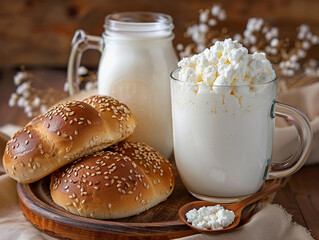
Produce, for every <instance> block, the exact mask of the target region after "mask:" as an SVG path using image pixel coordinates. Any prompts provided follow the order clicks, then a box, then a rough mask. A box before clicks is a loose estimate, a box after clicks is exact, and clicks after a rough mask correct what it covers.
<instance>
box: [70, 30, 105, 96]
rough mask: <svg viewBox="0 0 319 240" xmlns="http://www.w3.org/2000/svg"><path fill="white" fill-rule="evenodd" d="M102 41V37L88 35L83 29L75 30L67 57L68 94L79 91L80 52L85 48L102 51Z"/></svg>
mask: <svg viewBox="0 0 319 240" xmlns="http://www.w3.org/2000/svg"><path fill="white" fill-rule="evenodd" d="M103 48H104V42H103V38H102V37H98V36H91V35H88V34H87V33H86V32H84V31H83V30H77V31H76V32H75V34H74V36H73V39H72V49H71V54H70V57H69V63H68V72H67V82H68V84H69V94H70V95H71V96H72V95H74V94H76V93H78V92H79V91H80V88H79V76H78V69H79V67H80V63H81V58H82V53H83V52H84V51H85V50H87V49H96V50H99V51H100V52H102V50H103Z"/></svg>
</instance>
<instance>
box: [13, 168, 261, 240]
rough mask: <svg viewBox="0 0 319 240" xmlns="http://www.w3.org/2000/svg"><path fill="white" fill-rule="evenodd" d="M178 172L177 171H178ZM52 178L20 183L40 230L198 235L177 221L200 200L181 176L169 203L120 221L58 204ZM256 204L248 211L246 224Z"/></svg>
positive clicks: (66, 234)
mask: <svg viewBox="0 0 319 240" xmlns="http://www.w3.org/2000/svg"><path fill="white" fill-rule="evenodd" d="M176 172H177V171H176ZM49 184H50V177H46V178H44V179H41V180H40V181H37V182H35V183H32V184H18V195H19V203H20V206H21V209H22V211H23V213H24V215H25V217H26V218H27V219H28V220H29V221H30V222H31V223H32V224H33V225H34V226H35V227H36V228H38V229H39V230H41V231H44V232H45V233H47V234H48V235H51V236H53V237H58V238H64V239H103V238H107V239H110V238H113V239H133V238H134V239H171V238H177V237H183V236H189V235H192V234H195V233H196V232H195V231H193V230H191V229H190V228H188V227H187V226H186V225H185V224H184V223H183V222H182V221H181V220H179V218H178V210H179V208H180V207H181V206H182V205H184V204H185V203H188V202H191V201H195V200H197V199H196V198H194V197H193V196H192V195H191V194H189V193H188V191H187V190H186V188H185V187H184V185H183V183H182V182H181V180H180V178H179V176H176V183H175V189H174V192H173V193H172V195H171V196H170V197H169V198H168V199H167V201H165V202H162V203H160V204H159V205H157V206H155V207H153V208H151V209H150V210H148V211H146V212H144V213H141V214H139V215H137V216H133V217H129V218H123V219H119V220H97V219H91V218H84V217H80V216H77V215H74V214H72V213H69V212H68V211H66V210H64V209H63V208H61V207H60V206H58V205H56V204H55V203H54V202H53V200H52V198H51V196H50V192H49ZM254 207H255V205H252V206H250V207H249V208H246V209H245V213H244V216H243V222H245V221H247V220H248V219H249V217H250V216H251V214H252V211H253V209H254Z"/></svg>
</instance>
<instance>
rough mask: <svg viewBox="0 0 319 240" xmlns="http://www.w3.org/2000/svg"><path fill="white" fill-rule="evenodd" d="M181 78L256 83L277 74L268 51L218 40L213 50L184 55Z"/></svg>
mask: <svg viewBox="0 0 319 240" xmlns="http://www.w3.org/2000/svg"><path fill="white" fill-rule="evenodd" d="M178 66H179V67H181V71H180V72H179V79H180V80H182V81H185V82H189V83H193V84H202V85H214V86H217V85H222V86H224V85H226V86H238V85H254V84H261V83H265V82H269V81H271V80H273V79H274V78H275V77H276V74H275V71H274V70H273V68H272V66H271V64H270V62H269V61H268V60H267V59H266V56H265V54H264V53H254V54H249V53H248V50H247V49H246V48H245V47H243V46H242V45H241V44H240V43H238V42H237V41H233V40H232V39H230V38H229V39H226V40H225V41H223V42H221V41H218V42H216V43H215V45H213V46H212V47H211V48H210V49H208V48H207V49H205V51H204V52H202V53H200V54H197V55H194V56H192V57H190V58H183V59H182V60H181V61H180V62H179V63H178Z"/></svg>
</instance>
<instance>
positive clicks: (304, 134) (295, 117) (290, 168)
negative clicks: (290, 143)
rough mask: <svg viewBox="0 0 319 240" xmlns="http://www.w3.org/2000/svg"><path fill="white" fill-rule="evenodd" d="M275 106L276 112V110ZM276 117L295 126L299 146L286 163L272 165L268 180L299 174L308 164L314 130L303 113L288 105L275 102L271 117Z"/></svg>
mask: <svg viewBox="0 0 319 240" xmlns="http://www.w3.org/2000/svg"><path fill="white" fill-rule="evenodd" d="M275 105H276V110H274V109H275ZM276 116H277V117H281V118H284V119H285V120H288V121H289V122H290V123H292V125H294V126H295V128H296V130H297V132H298V139H299V144H298V147H297V149H296V151H295V153H294V154H293V155H292V156H291V157H290V158H288V159H287V160H286V161H284V162H272V163H270V166H269V167H270V168H269V172H268V176H267V177H266V179H275V178H283V177H287V176H289V175H292V174H293V173H295V172H297V171H298V170H299V169H300V168H301V167H302V166H303V165H304V163H305V162H306V160H307V158H308V156H309V153H310V149H311V140H312V130H311V126H310V122H309V120H308V118H307V117H306V115H305V114H304V113H303V112H302V111H300V110H299V109H297V108H295V107H293V106H290V105H288V104H284V103H281V102H277V101H275V102H274V104H273V106H272V111H271V117H272V118H274V117H276Z"/></svg>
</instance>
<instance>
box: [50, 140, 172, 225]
mask: <svg viewBox="0 0 319 240" xmlns="http://www.w3.org/2000/svg"><path fill="white" fill-rule="evenodd" d="M174 184H175V182H174V171H173V167H172V165H171V164H170V162H169V161H168V160H167V159H165V158H164V157H163V156H162V155H161V154H159V153H158V152H157V151H155V150H154V149H153V148H151V147H149V146H148V145H146V144H143V143H133V142H120V143H118V144H117V145H113V146H111V147H110V148H108V149H106V150H105V151H100V152H97V153H94V154H91V155H89V156H86V157H84V158H82V159H79V160H77V161H75V162H73V163H71V164H69V165H67V166H65V167H64V168H61V169H59V170H57V171H56V172H54V173H52V174H51V185H50V190H51V196H52V199H53V201H54V202H55V203H56V204H58V205H60V206H61V207H63V208H65V209H66V210H68V211H70V212H72V213H74V214H76V215H80V216H84V217H90V218H99V219H117V218H124V217H129V216H132V215H136V214H139V213H141V212H143V211H145V210H147V209H149V208H151V207H153V206H155V205H157V204H158V203H160V202H162V201H164V200H166V199H167V197H168V196H169V195H170V194H171V193H172V191H173V188H174Z"/></svg>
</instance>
